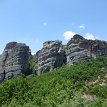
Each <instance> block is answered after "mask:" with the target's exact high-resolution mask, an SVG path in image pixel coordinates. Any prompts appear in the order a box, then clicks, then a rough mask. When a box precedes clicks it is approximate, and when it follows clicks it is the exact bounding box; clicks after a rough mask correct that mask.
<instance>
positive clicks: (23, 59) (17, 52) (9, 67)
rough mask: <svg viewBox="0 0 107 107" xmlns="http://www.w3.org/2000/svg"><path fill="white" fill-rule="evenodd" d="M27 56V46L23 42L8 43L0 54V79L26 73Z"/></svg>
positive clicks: (28, 52)
mask: <svg viewBox="0 0 107 107" xmlns="http://www.w3.org/2000/svg"><path fill="white" fill-rule="evenodd" d="M29 56H30V51H29V47H28V46H26V45H25V44H22V43H17V42H10V43H8V44H7V45H6V47H5V49H4V52H3V54H2V55H1V56H0V81H3V80H4V79H5V78H7V79H8V78H12V77H13V76H17V75H19V74H25V75H26V74H27V64H28V59H29Z"/></svg>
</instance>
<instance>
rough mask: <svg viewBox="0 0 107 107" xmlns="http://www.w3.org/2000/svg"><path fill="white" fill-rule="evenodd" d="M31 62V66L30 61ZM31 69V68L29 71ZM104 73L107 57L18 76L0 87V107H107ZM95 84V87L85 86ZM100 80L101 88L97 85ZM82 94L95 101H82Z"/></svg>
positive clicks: (105, 73)
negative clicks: (37, 73) (40, 72)
mask: <svg viewBox="0 0 107 107" xmlns="http://www.w3.org/2000/svg"><path fill="white" fill-rule="evenodd" d="M31 62H34V61H33V59H31ZM31 64H32V63H31ZM33 67H34V65H33V64H32V67H31V69H33ZM106 69H107V57H101V58H97V59H95V60H94V59H92V60H90V61H89V62H80V63H79V64H75V65H72V66H63V67H61V68H57V69H55V70H53V72H49V73H46V74H43V75H41V76H34V75H33V76H27V77H25V76H19V77H17V78H13V79H11V80H8V81H4V82H3V83H1V84H0V106H1V107H106V106H107V79H106V75H107V70H106ZM104 78H105V79H104ZM96 80H97V82H96V83H95V84H94V85H93V84H92V85H88V84H89V83H93V82H95V81H96ZM102 80H103V82H104V85H100V84H101V81H102ZM86 83H87V84H86ZM84 93H85V94H87V95H95V96H96V98H95V99H94V100H93V101H90V100H88V99H85V98H84V97H83V95H84Z"/></svg>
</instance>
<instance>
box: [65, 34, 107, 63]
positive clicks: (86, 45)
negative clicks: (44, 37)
mask: <svg viewBox="0 0 107 107" xmlns="http://www.w3.org/2000/svg"><path fill="white" fill-rule="evenodd" d="M105 55H107V43H106V42H105V41H100V40H87V39H85V38H83V37H82V36H80V35H78V34H76V35H74V37H73V38H71V40H70V41H69V42H68V43H67V50H66V57H67V64H69V65H72V64H74V63H78V62H80V61H87V60H89V59H90V58H96V57H99V56H105Z"/></svg>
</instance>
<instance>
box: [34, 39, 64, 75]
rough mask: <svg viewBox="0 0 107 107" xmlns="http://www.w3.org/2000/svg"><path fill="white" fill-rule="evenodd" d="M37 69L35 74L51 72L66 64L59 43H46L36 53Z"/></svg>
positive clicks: (60, 43)
mask: <svg viewBox="0 0 107 107" xmlns="http://www.w3.org/2000/svg"><path fill="white" fill-rule="evenodd" d="M36 58H37V63H38V68H37V74H38V75H40V74H41V73H44V72H47V71H51V70H52V69H54V68H57V67H60V66H62V65H63V64H65V63H66V56H65V51H64V50H63V49H62V42H61V41H47V42H45V43H44V44H43V48H42V49H41V50H39V51H38V52H37V53H36Z"/></svg>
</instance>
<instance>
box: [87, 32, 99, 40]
mask: <svg viewBox="0 0 107 107" xmlns="http://www.w3.org/2000/svg"><path fill="white" fill-rule="evenodd" d="M85 39H91V40H95V39H98V37H96V36H94V35H93V34H91V33H87V34H86V35H85Z"/></svg>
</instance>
